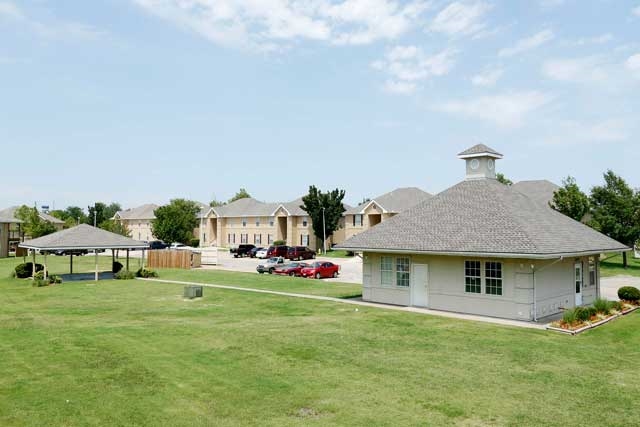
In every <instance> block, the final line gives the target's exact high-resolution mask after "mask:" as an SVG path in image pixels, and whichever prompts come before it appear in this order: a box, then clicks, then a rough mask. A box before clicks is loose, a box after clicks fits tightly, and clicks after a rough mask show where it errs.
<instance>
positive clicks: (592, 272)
mask: <svg viewBox="0 0 640 427" xmlns="http://www.w3.org/2000/svg"><path fill="white" fill-rule="evenodd" d="M595 284H596V262H595V260H594V259H593V258H589V286H595Z"/></svg>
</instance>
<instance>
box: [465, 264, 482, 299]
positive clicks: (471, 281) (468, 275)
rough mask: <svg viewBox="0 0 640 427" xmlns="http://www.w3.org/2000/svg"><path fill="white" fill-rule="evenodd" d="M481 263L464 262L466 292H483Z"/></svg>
mask: <svg viewBox="0 0 640 427" xmlns="http://www.w3.org/2000/svg"><path fill="white" fill-rule="evenodd" d="M480 274H481V270H480V261H465V262H464V291H465V292H471V293H474V294H479V293H481V292H482V277H481V276H480Z"/></svg>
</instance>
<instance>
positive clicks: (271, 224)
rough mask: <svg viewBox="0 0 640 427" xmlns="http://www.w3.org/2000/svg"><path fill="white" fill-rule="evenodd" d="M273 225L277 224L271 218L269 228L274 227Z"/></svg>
mask: <svg viewBox="0 0 640 427" xmlns="http://www.w3.org/2000/svg"><path fill="white" fill-rule="evenodd" d="M273 224H275V219H274V218H273V217H271V218H269V227H273Z"/></svg>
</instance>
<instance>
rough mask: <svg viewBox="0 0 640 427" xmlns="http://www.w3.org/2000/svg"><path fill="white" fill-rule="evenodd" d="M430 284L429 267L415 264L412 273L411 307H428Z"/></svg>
mask: <svg viewBox="0 0 640 427" xmlns="http://www.w3.org/2000/svg"><path fill="white" fill-rule="evenodd" d="M428 284H429V266H428V265H427V264H413V267H412V271H411V305H413V306H416V307H426V306H427V288H428Z"/></svg>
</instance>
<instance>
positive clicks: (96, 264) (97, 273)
mask: <svg viewBox="0 0 640 427" xmlns="http://www.w3.org/2000/svg"><path fill="white" fill-rule="evenodd" d="M97 281H98V251H97V250H96V282H97Z"/></svg>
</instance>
